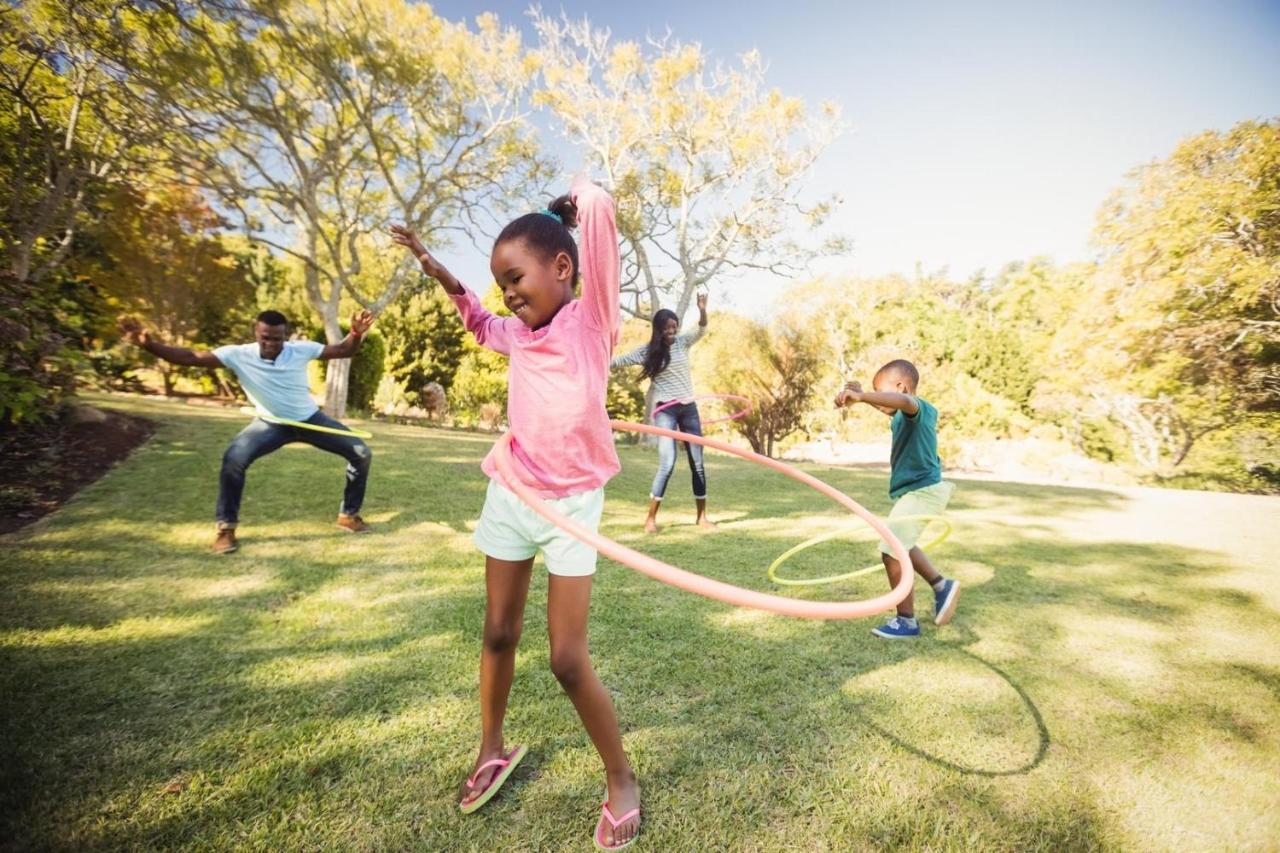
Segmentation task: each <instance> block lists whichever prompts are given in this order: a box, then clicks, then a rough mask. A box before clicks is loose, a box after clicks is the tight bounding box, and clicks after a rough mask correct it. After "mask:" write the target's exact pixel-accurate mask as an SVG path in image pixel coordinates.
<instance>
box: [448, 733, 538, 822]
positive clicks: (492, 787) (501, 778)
mask: <svg viewBox="0 0 1280 853" xmlns="http://www.w3.org/2000/svg"><path fill="white" fill-rule="evenodd" d="M528 751H529V749H528V747H524V746H517V747H516V748H515V749H513V750H511V751H510V752H508V753H507V757H506V758H494V759H491V760H489V761H486V762H485V763H484V764H481V765H480V766H479V767H477V768H476V772H475V773H472V774H471V778H470V779H468V780H467V788H468V789H471V790H474V789H475V787H476V779H478V778H480V774H481V773H483V772H484V770H485V768H488V767H501V768H502V772H500V773H499V774H498V775H497V776H494V777H493V779H491V780H490V781H489V786H488V787H487V788H485V789H484V791H482V792H481V794H480V796H478V797H476V798H475V799H474V800H472V801H471V802H469V803H467V804H466V805H463V804H462V803H458V808H459V809H461V810H462V813H463V814H471V813H472V812H473V811H475V810H476V809H478V808H480V807H481V806H483V805H484V804H485V803H487V802H489V801H490V800H492V799H493V796H494V794H496V793H498V789H499V788H501V787H502V783H503V782H506V781H507V779H508V778H509V777H510V776H511V772H512V771H513V770H515V769H516V765H517V764H519V763H520V759H522V758H524V756H525V753H527V752H528Z"/></svg>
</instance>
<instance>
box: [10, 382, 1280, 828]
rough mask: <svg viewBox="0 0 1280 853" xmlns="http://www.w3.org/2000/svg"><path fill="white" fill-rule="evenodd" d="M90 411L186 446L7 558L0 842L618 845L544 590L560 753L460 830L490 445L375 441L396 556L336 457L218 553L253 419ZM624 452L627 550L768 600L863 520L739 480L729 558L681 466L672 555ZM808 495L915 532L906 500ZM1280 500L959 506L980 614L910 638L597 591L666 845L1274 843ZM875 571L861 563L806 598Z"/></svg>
mask: <svg viewBox="0 0 1280 853" xmlns="http://www.w3.org/2000/svg"><path fill="white" fill-rule="evenodd" d="M99 402H105V404H107V405H111V406H115V407H117V408H120V409H123V410H127V411H129V412H133V413H136V414H143V415H146V416H149V417H152V418H154V419H156V420H157V421H159V422H160V423H161V429H160V431H159V432H158V434H157V436H156V437H155V438H154V439H153V440H152V441H151V442H150V443H149V444H147V445H145V446H144V447H143V448H142V449H140V450H139V451H138V452H137V453H135V455H134V456H133V457H132V458H130V459H129V460H128V461H127V462H126V463H125V464H123V465H121V466H119V467H118V468H116V469H115V470H113V471H112V472H111V473H110V474H108V476H107V477H105V478H104V479H103V480H101V481H99V482H98V483H96V484H95V485H93V486H92V487H90V488H89V489H88V490H86V491H85V492H84V493H83V494H82V495H81V496H80V497H78V498H77V499H76V500H74V501H72V502H71V503H70V504H68V505H67V506H66V507H65V508H64V509H63V510H61V511H60V512H58V513H56V514H55V515H53V516H51V517H49V518H47V519H45V520H43V521H42V522H40V523H38V524H37V525H35V526H34V527H33V528H32V529H29V530H28V531H26V532H24V533H21V534H18V535H14V536H9V537H5V538H3V539H0V602H3V611H2V612H0V720H2V721H0V743H2V745H3V753H4V754H3V756H2V757H3V762H2V767H0V789H2V792H3V798H2V800H0V848H4V847H6V845H5V844H4V842H5V841H6V840H7V842H8V844H7V847H8V848H10V849H28V848H63V849H87V848H148V849H152V848H174V847H184V848H195V849H225V848H228V847H239V848H260V849H285V848H289V849H300V848H301V849H361V850H363V849H368V850H374V849H377V850H383V849H422V850H470V849H474V850H511V849H521V850H524V849H538V850H546V849H553V850H559V849H564V850H583V849H589V843H590V842H589V840H588V838H589V834H590V832H591V829H592V827H593V826H594V822H595V817H596V815H597V813H598V807H599V801H600V799H599V798H600V794H601V790H602V786H603V774H602V771H601V768H600V766H599V762H598V759H597V757H596V756H595V754H594V751H593V749H592V747H591V745H590V743H589V741H588V740H587V738H586V736H585V734H584V733H583V731H582V729H581V727H580V725H579V724H578V721H577V718H576V716H575V714H574V712H573V709H572V707H571V706H570V704H569V702H568V701H567V699H565V698H564V696H563V695H562V693H561V691H560V689H559V686H558V685H557V683H556V682H555V679H554V678H553V677H552V675H551V673H550V671H549V670H548V666H547V645H546V635H545V626H546V620H545V617H544V612H543V604H544V602H545V592H546V578H545V573H543V572H542V571H541V570H540V569H539V570H537V571H535V575H534V577H535V580H534V588H533V591H532V592H531V594H530V604H529V613H528V618H527V621H526V629H525V636H524V640H523V643H522V646H521V651H520V653H519V656H518V659H517V677H516V684H515V688H514V691H513V695H512V701H511V710H510V714H509V717H508V723H507V732H508V738H509V739H510V742H512V743H517V742H519V743H527V744H529V746H530V749H531V755H530V757H529V758H528V759H526V761H525V763H524V765H523V766H522V767H521V769H520V770H519V771H518V772H517V773H516V775H515V777H514V778H513V783H511V784H509V786H508V788H507V790H505V791H504V792H503V793H502V794H501V795H500V796H499V797H498V798H497V799H496V800H495V801H494V802H493V803H492V804H491V805H489V806H487V807H486V808H485V809H484V810H483V811H481V812H480V813H478V814H476V815H473V816H469V817H464V816H461V815H460V814H459V813H458V811H457V808H456V806H455V797H456V795H457V790H458V785H459V783H460V782H461V781H462V780H463V778H464V777H465V776H466V774H467V773H468V772H469V770H470V767H471V762H472V760H473V757H474V751H475V747H476V745H477V736H478V722H477V718H478V714H477V697H476V679H477V663H478V657H479V638H480V627H481V616H482V613H483V608H484V592H483V560H482V559H481V558H480V557H479V556H478V555H477V553H476V552H475V551H474V549H473V548H472V546H471V544H470V541H469V531H470V529H471V527H472V526H473V524H474V520H475V519H476V517H477V516H478V514H479V510H480V506H481V503H482V500H483V492H484V486H485V482H484V480H483V478H482V475H481V474H480V472H479V469H478V463H479V461H480V459H481V458H482V457H483V455H484V453H485V451H486V449H487V448H488V447H489V445H490V444H491V443H492V438H491V437H485V436H477V435H469V434H462V433H447V432H438V431H423V430H417V429H413V428H410V427H393V426H379V425H372V426H370V427H369V428H371V429H372V430H373V431H374V433H375V435H376V438H375V440H374V441H373V442H372V446H373V447H374V451H375V458H374V466H373V476H372V479H371V482H370V489H369V497H368V501H367V505H366V511H365V517H366V518H367V519H368V520H370V521H371V522H372V523H374V524H376V525H377V526H378V531H379V532H378V533H377V534H376V535H373V536H368V537H352V536H349V535H346V534H343V533H342V532H341V531H339V530H337V529H335V528H334V527H333V526H332V520H333V515H334V513H335V511H336V507H337V503H338V499H339V495H340V491H341V482H342V470H341V463H340V462H339V461H338V460H337V459H336V458H335V457H331V456H328V455H326V454H323V453H320V452H317V451H315V450H312V449H310V448H305V447H291V448H286V449H285V450H283V451H281V452H279V453H277V454H275V455H273V456H270V457H268V458H266V459H264V460H262V461H260V462H259V463H257V464H256V465H255V467H254V468H253V469H252V470H251V472H250V480H249V486H248V489H247V491H246V500H245V504H244V509H243V516H242V517H243V526H242V530H241V532H242V540H243V548H242V551H241V553H239V554H237V555H234V556H231V557H224V558H217V557H213V556H211V555H208V554H207V553H206V550H205V549H206V548H207V546H208V544H209V542H210V540H211V538H212V522H211V514H212V508H213V503H214V498H215V495H216V488H217V476H216V474H217V466H218V462H219V459H220V456H221V453H222V450H223V447H224V445H225V443H226V441H227V440H228V439H229V438H230V437H231V436H232V435H233V434H234V433H235V431H236V430H237V429H238V427H240V426H242V425H243V418H242V417H240V416H238V415H236V414H235V413H232V412H223V411H218V410H207V409H202V408H197V407H193V406H183V405H175V404H166V403H163V402H159V401H146V400H141V399H132V398H107V399H105V400H100V401H99ZM622 457H623V465H624V470H623V473H622V474H621V475H619V477H618V478H617V479H615V480H614V481H613V483H612V484H611V485H610V486H609V490H608V494H609V501H608V504H607V508H606V515H605V520H604V524H603V531H604V532H605V533H606V534H608V535H612V536H615V537H616V538H618V539H620V540H622V541H624V542H627V543H630V544H633V545H636V546H637V547H643V548H644V549H646V550H647V551H649V552H651V553H654V554H656V555H658V556H660V557H663V558H665V559H668V560H671V561H673V562H676V563H678V564H680V565H682V566H684V567H686V568H689V569H692V570H694V571H698V572H702V573H705V574H709V575H712V576H715V577H718V578H721V579H724V580H728V581H731V582H734V583H739V584H743V585H746V586H750V587H752V588H756V589H767V588H769V584H768V583H767V581H766V580H765V577H764V570H765V567H766V566H767V565H768V563H769V562H770V561H771V560H772V559H773V557H775V556H776V555H777V554H779V553H781V552H782V551H783V550H785V549H786V548H787V547H788V546H789V545H790V544H793V543H795V542H797V541H799V540H800V539H802V538H807V537H808V536H809V535H812V534H813V533H816V532H820V531H823V530H826V529H829V528H830V526H831V525H832V524H834V523H837V522H841V521H844V519H845V516H842V515H841V514H840V513H839V512H838V511H837V510H836V509H835V508H834V507H833V506H832V505H830V504H829V503H827V502H825V500H824V499H822V498H820V497H819V496H817V495H816V494H814V493H812V492H809V491H808V490H806V489H804V487H802V486H800V485H799V484H796V483H793V482H792V481H790V480H786V479H785V478H781V477H779V476H777V475H772V474H769V473H768V472H765V471H763V470H761V469H759V468H756V467H754V466H750V465H748V464H746V463H743V462H739V461H737V460H734V459H730V458H727V457H723V456H714V457H712V458H711V459H710V460H709V477H710V482H711V487H712V492H713V494H712V506H713V510H714V515H715V516H716V517H718V518H719V519H720V520H721V521H722V522H723V523H722V526H721V529H720V530H719V531H718V532H716V533H713V534H710V535H699V534H698V533H696V532H695V531H694V530H693V529H692V528H691V527H690V526H689V522H690V521H691V520H692V501H691V499H689V497H688V485H687V474H685V473H684V472H680V473H678V474H677V478H676V480H675V481H674V482H673V483H672V487H671V489H670V492H671V500H669V501H668V508H667V510H666V513H665V520H666V521H667V522H668V525H669V526H668V527H667V529H666V530H665V531H664V533H663V534H662V535H661V536H660V537H658V538H655V539H647V538H645V537H643V535H642V534H639V533H638V529H639V525H640V522H641V519H642V516H643V511H644V501H645V498H646V495H647V489H648V482H649V479H650V476H651V473H652V466H653V463H654V457H653V456H652V455H651V453H649V452H648V451H646V450H643V449H639V448H627V449H624V450H623V451H622ZM806 467H807V469H808V470H810V471H811V472H812V473H814V474H816V475H817V476H819V477H821V478H823V479H825V480H827V481H828V482H830V483H832V484H833V485H836V486H837V487H839V488H841V489H843V490H845V491H846V492H848V493H849V494H851V495H853V496H854V497H855V498H856V499H858V500H860V501H863V502H864V503H865V504H866V505H867V506H869V507H870V508H871V509H873V510H875V511H877V512H884V511H885V510H886V509H887V507H888V500H887V498H886V496H885V480H884V474H882V473H878V472H869V471H857V470H847V469H835V468H826V467H822V466H806ZM1278 508H1280V502H1277V501H1276V499H1267V498H1258V497H1246V496H1234V495H1197V494H1194V493H1185V492H1183V493H1179V492H1157V491H1142V490H1138V491H1133V492H1127V493H1117V492H1112V491H1103V490H1088V489H1055V488H1047V487H1041V486H1028V485H1016V484H1007V483H994V482H979V481H962V482H961V484H960V488H959V489H958V490H957V493H956V497H955V499H954V501H953V503H952V511H951V516H952V518H953V520H954V521H955V523H956V532H955V533H954V535H953V536H952V538H951V539H950V540H949V541H948V542H947V544H946V545H944V546H943V547H942V548H941V549H940V550H939V551H938V552H937V553H936V554H935V555H934V557H935V561H936V562H937V563H938V564H939V565H940V566H941V567H942V568H943V569H944V570H945V571H947V572H948V573H949V574H954V575H955V576H956V577H958V578H959V579H960V580H961V581H962V583H963V584H964V595H963V597H962V599H961V602H960V610H959V614H958V616H957V619H956V622H955V623H954V624H953V625H951V626H948V627H946V628H943V629H937V628H935V627H934V626H932V625H931V624H928V623H927V621H926V622H925V626H924V627H925V636H924V638H923V639H922V640H920V641H918V642H915V643H909V644H901V643H900V644H891V643H888V642H886V641H881V640H877V639H876V638H874V637H872V636H870V634H869V631H868V629H869V628H870V627H871V625H872V623H871V622H869V621H865V620H864V621H858V622H844V623H835V622H831V623H822V622H810V621H804V620H795V619H787V618H784V617H777V616H772V615H767V614H761V613H756V612H753V611H745V610H734V609H731V608H728V607H726V606H724V605H721V604H718V603H715V602H711V601H707V600H704V599H701V598H698V597H695V596H692V595H689V594H687V593H683V592H680V591H677V590H674V589H671V588H668V587H666V586H663V585H660V584H657V583H655V582H653V581H651V580H649V579H647V578H645V577H643V576H640V575H638V574H636V573H633V572H630V571H628V570H626V569H624V568H621V567H619V566H617V565H615V564H612V563H602V566H601V570H600V572H599V573H598V575H597V582H596V588H595V595H594V600H593V605H592V640H593V658H594V660H595V663H596V666H597V669H598V671H599V672H600V675H601V677H602V678H603V679H604V681H605V683H606V684H607V685H608V687H609V688H610V690H611V691H612V692H613V695H614V697H615V700H616V703H617V708H618V713H619V716H620V718H621V722H622V726H623V730H624V741H625V743H626V745H627V748H628V752H629V754H630V755H631V757H632V760H633V762H634V764H635V766H636V769H637V771H638V773H639V775H640V780H641V784H642V786H643V790H644V805H645V826H644V832H643V835H642V838H641V846H640V848H639V849H648V850H661V851H673V850H679V851H688V850H713V849H714V850H805V851H808V850H824V849H829V850H850V849H872V848H881V847H886V846H891V845H892V846H899V845H905V846H907V847H911V848H934V849H966V850H967V849H977V848H983V849H1009V850H1025V849H1055V850H1056V849H1066V848H1069V849H1088V848H1111V849H1115V848H1122V849H1169V850H1173V849H1228V848H1257V849H1268V848H1270V849H1275V846H1276V839H1277V838H1280V784H1277V780H1278V779H1280V775H1278V773H1277V768H1280V726H1278V725H1277V722H1280V642H1277V641H1278V640H1280V614H1278V612H1277V601H1278V600H1280V583H1277V579H1276V574H1275V572H1274V570H1273V568H1272V564H1271V562H1270V558H1271V556H1272V555H1274V554H1275V553H1277V551H1280V523H1277V522H1278V521H1280V509H1278ZM874 558H875V554H874V552H873V549H872V546H871V545H869V544H863V545H861V546H859V547H857V548H856V549H852V550H851V549H850V548H849V547H848V545H845V546H843V547H842V546H840V545H838V544H832V545H829V546H823V547H822V548H818V549H814V551H812V552H810V553H809V554H808V555H807V556H806V558H805V559H804V560H799V559H798V560H797V561H796V563H795V564H794V565H791V566H789V567H788V571H789V573H791V574H797V575H798V574H802V573H804V572H812V573H817V572H821V571H824V570H827V571H829V570H831V569H833V568H835V567H836V566H837V565H846V564H853V565H863V564H865V563H868V562H870V561H871V560H873V559H874ZM882 583H883V581H882V580H881V579H879V578H875V577H871V578H866V579H862V580H860V581H858V582H855V583H852V584H849V585H842V586H836V587H830V588H826V589H819V590H815V591H811V592H800V593H790V592H789V593H788V594H801V595H812V596H814V597H823V596H835V597H842V598H854V597H865V596H867V595H870V594H873V593H878V592H880V591H881V589H882ZM919 601H920V610H921V612H922V613H927V612H928V606H929V604H930V600H929V599H928V596H927V595H926V593H924V592H921V593H920V596H919Z"/></svg>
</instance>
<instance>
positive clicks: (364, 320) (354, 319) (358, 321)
mask: <svg viewBox="0 0 1280 853" xmlns="http://www.w3.org/2000/svg"><path fill="white" fill-rule="evenodd" d="M372 325H373V312H372V311H368V310H364V311H357V312H356V313H355V314H352V315H351V331H352V332H354V333H355V335H356V337H358V338H363V337H364V336H365V335H366V334H367V333H368V332H369V327H370V326H372Z"/></svg>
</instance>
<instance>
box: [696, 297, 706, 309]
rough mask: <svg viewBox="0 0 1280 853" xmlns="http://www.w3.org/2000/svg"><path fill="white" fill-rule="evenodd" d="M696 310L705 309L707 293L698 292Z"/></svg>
mask: <svg viewBox="0 0 1280 853" xmlns="http://www.w3.org/2000/svg"><path fill="white" fill-rule="evenodd" d="M698 310H699V311H706V310H707V294H705V293H699V294H698Z"/></svg>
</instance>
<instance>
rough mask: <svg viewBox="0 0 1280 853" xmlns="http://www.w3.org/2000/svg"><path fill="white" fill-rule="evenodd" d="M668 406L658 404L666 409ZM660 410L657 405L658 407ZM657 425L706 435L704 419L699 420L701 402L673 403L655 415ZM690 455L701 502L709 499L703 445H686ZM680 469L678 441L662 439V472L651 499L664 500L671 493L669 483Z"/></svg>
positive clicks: (659, 467) (694, 493)
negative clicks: (677, 459) (703, 462)
mask: <svg viewBox="0 0 1280 853" xmlns="http://www.w3.org/2000/svg"><path fill="white" fill-rule="evenodd" d="M663 405H665V404H664V403H658V406H663ZM655 408H657V406H655ZM653 425H654V426H658V427H662V428H663V429H671V430H679V431H680V432H687V433H689V434H690V435H702V419H701V418H699V417H698V404H697V403H673V404H672V405H671V406H670V407H668V408H666V409H663V410H662V411H661V412H658V413H657V414H656V415H654V416H653ZM684 446H685V451H686V452H687V453H688V455H689V470H690V471H692V472H693V496H694V497H695V498H697V499H699V500H701V499H703V498H705V497H706V496H707V472H706V471H705V470H704V469H703V467H702V445H701V444H694V443H693V442H685V444H684ZM675 467H676V440H675V439H674V438H667V437H666V436H660V437H659V438H658V473H657V474H656V475H655V476H654V478H653V489H652V490H651V491H650V492H649V494H650V496H651V497H654V498H657V499H658V500H662V496H663V494H665V493H666V491H667V481H668V480H670V479H671V472H672V470H674V469H675Z"/></svg>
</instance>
